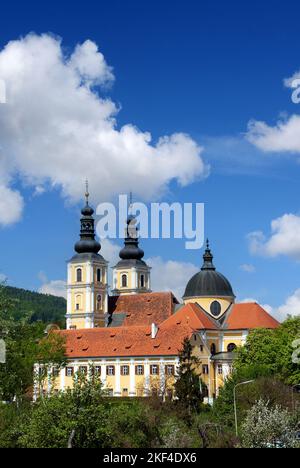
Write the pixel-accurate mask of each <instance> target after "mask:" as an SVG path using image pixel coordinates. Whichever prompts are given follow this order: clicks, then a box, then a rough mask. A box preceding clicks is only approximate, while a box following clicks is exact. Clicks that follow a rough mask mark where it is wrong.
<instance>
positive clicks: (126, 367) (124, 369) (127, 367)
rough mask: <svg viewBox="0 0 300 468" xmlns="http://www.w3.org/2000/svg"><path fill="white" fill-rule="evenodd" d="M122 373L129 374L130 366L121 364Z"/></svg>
mask: <svg viewBox="0 0 300 468" xmlns="http://www.w3.org/2000/svg"><path fill="white" fill-rule="evenodd" d="M121 375H129V366H121Z"/></svg>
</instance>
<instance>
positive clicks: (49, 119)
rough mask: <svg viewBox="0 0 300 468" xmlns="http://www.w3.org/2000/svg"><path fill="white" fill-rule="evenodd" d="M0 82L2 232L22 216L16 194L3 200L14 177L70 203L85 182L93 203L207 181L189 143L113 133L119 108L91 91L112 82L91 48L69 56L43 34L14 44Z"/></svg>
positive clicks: (0, 61)
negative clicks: (6, 206)
mask: <svg viewBox="0 0 300 468" xmlns="http://www.w3.org/2000/svg"><path fill="white" fill-rule="evenodd" d="M0 78H1V79H2V80H4V81H5V84H6V89H7V103H6V104H5V105H2V106H1V112H0V184H1V183H2V184H3V185H4V188H5V190H6V193H7V197H6V198H8V199H10V200H11V204H13V205H14V206H13V210H10V214H9V215H7V214H6V213H5V211H4V210H2V209H1V210H0V222H2V223H3V224H8V223H10V222H14V221H16V220H17V219H19V217H20V213H21V211H22V206H23V203H22V198H21V196H20V194H18V192H13V191H10V192H9V190H10V189H9V186H10V185H9V182H10V181H11V180H12V179H13V177H14V175H15V174H18V175H19V176H21V179H22V180H23V182H25V183H26V184H32V185H33V186H34V187H36V186H47V187H49V186H50V187H51V186H52V187H58V188H60V189H61V190H62V194H63V196H65V197H66V198H68V199H69V200H71V201H72V202H76V201H78V200H79V199H80V198H81V197H82V192H83V182H84V179H85V178H86V177H88V178H89V182H90V192H91V194H92V196H93V198H94V199H97V200H98V201H99V200H107V199H108V198H110V197H112V196H113V195H115V194H116V193H120V192H121V193H125V192H128V191H129V190H130V189H132V188H134V191H135V193H136V195H137V196H139V197H141V198H143V199H151V198H152V197H155V198H157V197H158V196H159V195H160V194H161V193H162V191H163V190H165V189H166V188H167V186H168V184H169V183H170V182H171V181H172V180H176V181H177V182H178V183H179V184H181V185H183V186H184V185H186V184H189V183H191V182H193V181H194V180H196V179H198V178H201V177H202V178H203V177H206V176H207V175H208V172H209V168H208V166H206V165H205V163H204V162H203V159H202V157H201V154H202V148H201V147H200V146H199V145H198V144H197V143H196V142H195V141H194V140H192V139H191V138H190V137H189V136H188V135H186V134H183V133H176V134H173V135H171V136H164V137H162V138H160V139H159V140H158V142H156V143H155V142H152V141H151V135H150V133H148V132H142V131H140V130H139V129H137V128H136V127H135V126H134V125H132V124H128V125H125V126H123V127H121V128H118V127H117V122H116V114H117V112H118V109H117V106H116V105H115V104H114V103H113V102H112V101H111V100H110V99H109V98H107V97H106V96H107V94H104V93H102V95H99V94H98V92H99V88H95V87H96V86H99V85H101V86H102V87H103V86H104V87H106V88H107V86H109V85H110V84H111V83H112V82H113V79H114V76H113V73H112V69H111V67H109V66H108V65H107V63H106V61H105V59H104V57H103V55H102V54H101V53H100V52H99V51H98V48H97V46H96V44H94V43H93V42H91V41H86V42H84V43H83V44H81V45H77V46H76V48H75V51H74V52H73V53H71V54H70V55H68V56H67V55H66V54H65V51H64V50H63V48H62V46H61V41H60V39H58V38H55V37H53V36H50V35H47V34H44V35H42V36H37V35H35V34H30V35H28V36H26V37H25V38H22V39H20V40H16V41H12V42H10V43H8V44H7V45H6V47H5V48H4V49H3V50H2V51H1V52H0ZM2 199H3V197H2Z"/></svg>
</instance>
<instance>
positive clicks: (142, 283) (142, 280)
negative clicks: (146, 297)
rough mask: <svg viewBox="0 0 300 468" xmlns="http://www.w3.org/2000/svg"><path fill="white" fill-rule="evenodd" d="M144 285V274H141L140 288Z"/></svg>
mask: <svg viewBox="0 0 300 468" xmlns="http://www.w3.org/2000/svg"><path fill="white" fill-rule="evenodd" d="M144 287H145V275H141V288H144Z"/></svg>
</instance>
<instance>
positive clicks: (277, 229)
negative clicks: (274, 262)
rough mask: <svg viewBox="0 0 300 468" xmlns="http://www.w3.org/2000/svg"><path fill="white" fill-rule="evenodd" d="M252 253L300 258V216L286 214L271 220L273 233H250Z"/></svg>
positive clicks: (249, 239)
mask: <svg viewBox="0 0 300 468" xmlns="http://www.w3.org/2000/svg"><path fill="white" fill-rule="evenodd" d="M248 241H249V248H250V251H251V253H252V254H256V255H263V256H267V257H277V256H279V255H286V256H288V257H291V258H293V259H297V260H300V216H297V215H294V214H285V215H283V216H281V217H280V218H277V219H275V220H273V221H272V222H271V235H270V236H269V237H266V236H265V234H264V233H263V232H262V231H255V232H252V233H250V234H248Z"/></svg>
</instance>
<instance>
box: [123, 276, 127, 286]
mask: <svg viewBox="0 0 300 468" xmlns="http://www.w3.org/2000/svg"><path fill="white" fill-rule="evenodd" d="M122 288H127V275H122Z"/></svg>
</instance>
